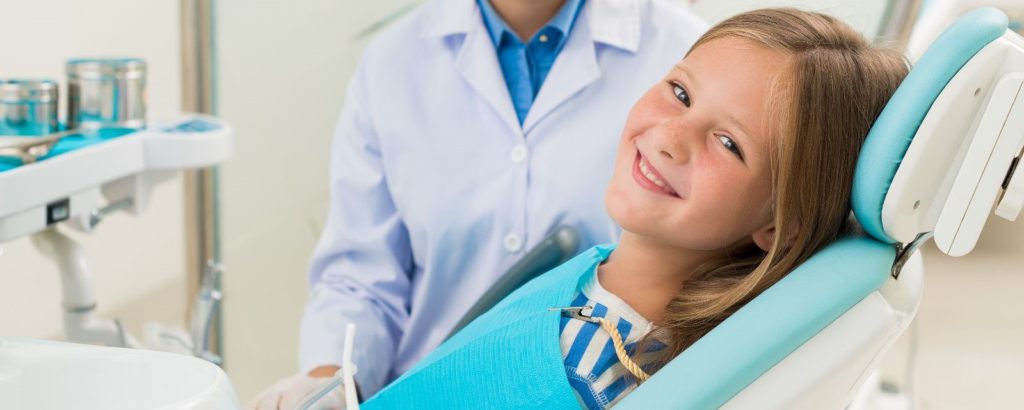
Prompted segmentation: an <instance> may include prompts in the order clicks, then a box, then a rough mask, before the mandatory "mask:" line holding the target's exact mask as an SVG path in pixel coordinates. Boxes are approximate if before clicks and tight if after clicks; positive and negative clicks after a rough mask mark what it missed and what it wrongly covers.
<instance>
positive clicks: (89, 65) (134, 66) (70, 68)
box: [65, 57, 146, 77]
mask: <svg viewBox="0 0 1024 410" xmlns="http://www.w3.org/2000/svg"><path fill="white" fill-rule="evenodd" d="M65 67H66V69H67V73H68V76H71V77H132V76H140V75H145V74H146V60H143V59H141V58H135V57H111V58H103V57H98V58H75V59H71V60H68V62H67V64H66V65H65Z"/></svg>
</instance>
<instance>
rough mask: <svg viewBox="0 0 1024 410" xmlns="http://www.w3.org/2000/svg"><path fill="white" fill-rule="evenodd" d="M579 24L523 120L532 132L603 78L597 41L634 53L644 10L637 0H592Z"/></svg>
mask: <svg viewBox="0 0 1024 410" xmlns="http://www.w3.org/2000/svg"><path fill="white" fill-rule="evenodd" d="M575 24H576V26H575V27H574V28H573V29H572V32H571V33H570V34H569V38H568V39H567V40H566V43H565V46H563V47H562V51H561V52H560V53H559V55H558V57H557V58H556V59H555V64H554V66H552V67H551V71H550V72H549V73H548V76H547V78H545V79H544V84H543V85H541V88H540V92H539V93H538V95H537V98H536V99H535V100H534V101H533V105H532V106H530V112H529V113H527V114H526V119H525V121H523V132H524V133H528V132H530V129H532V128H533V127H534V126H535V125H536V124H537V123H538V122H540V120H541V119H543V118H544V117H545V116H547V115H548V114H550V113H551V112H552V111H554V110H555V109H556V108H558V106H559V105H561V104H562V103H563V102H565V101H566V100H568V99H569V98H571V97H572V96H573V95H575V94H576V93H578V92H580V91H581V90H583V88H585V87H586V86H587V85H590V83H593V82H594V81H596V80H597V79H598V78H601V67H600V66H599V65H598V64H597V45H598V44H599V43H600V44H604V45H608V46H611V47H616V48H619V49H622V50H623V51H626V52H629V53H634V52H636V50H637V47H638V46H639V43H640V24H641V21H640V11H639V4H638V2H637V1H636V0H592V1H588V2H587V4H586V5H584V8H583V10H582V11H581V12H580V15H579V16H578V17H577V20H576V23H575Z"/></svg>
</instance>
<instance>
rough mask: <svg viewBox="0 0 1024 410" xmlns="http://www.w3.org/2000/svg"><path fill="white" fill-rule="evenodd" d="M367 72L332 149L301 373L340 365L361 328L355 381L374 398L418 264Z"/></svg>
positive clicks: (359, 74)
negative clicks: (391, 186)
mask: <svg viewBox="0 0 1024 410" xmlns="http://www.w3.org/2000/svg"><path fill="white" fill-rule="evenodd" d="M365 65H366V59H365V58H364V59H363V61H361V62H360V66H359V67H358V68H357V69H356V73H355V75H354V76H353V79H352V81H351V83H350V84H349V89H348V95H347V97H346V100H345V104H344V107H343V108H342V111H341V116H340V118H339V120H338V125H337V128H336V130H335V133H334V138H333V142H332V148H331V159H330V161H331V164H330V191H331V200H330V206H329V211H328V217H327V222H326V224H325V227H324V229H323V232H322V234H321V236H320V241H319V243H318V244H317V247H316V250H315V252H314V255H313V258H312V261H311V262H310V270H309V279H310V296H309V301H308V303H307V305H306V311H305V314H304V316H303V319H302V327H301V332H300V343H299V363H300V368H301V371H302V372H303V373H305V372H308V371H309V370H311V369H313V368H316V367H318V366H322V365H327V364H335V365H338V364H340V363H342V346H343V341H344V337H345V326H346V324H348V323H355V324H356V327H357V331H356V338H355V346H354V350H353V361H354V362H355V364H356V366H357V369H358V372H357V373H356V375H355V378H356V382H357V384H358V385H359V388H360V390H361V393H362V394H363V396H364V397H369V395H372V394H373V393H374V392H376V391H377V390H379V389H380V388H381V387H382V386H383V384H384V382H385V381H386V379H387V377H388V373H389V371H390V369H391V368H392V362H393V360H394V355H395V350H396V348H397V344H398V340H399V339H400V336H401V333H402V329H403V328H404V324H405V322H406V321H407V319H408V306H409V302H408V300H409V294H410V291H409V289H410V275H411V272H412V271H413V262H412V252H411V250H410V244H409V235H408V232H407V230H406V228H405V226H404V224H403V222H402V219H401V218H400V216H399V213H398V212H397V210H396V207H395V203H394V201H393V200H392V197H391V195H390V193H389V190H388V181H387V176H386V175H385V172H384V168H383V162H382V153H381V148H380V143H379V142H380V141H379V139H378V135H377V134H376V131H375V127H374V124H373V119H372V118H371V117H372V116H371V114H370V113H371V111H372V110H370V108H369V103H370V102H369V98H371V97H372V96H371V95H369V93H367V88H368V78H367V77H368V74H367V73H368V72H369V71H370V70H368V69H367V68H366V67H365Z"/></svg>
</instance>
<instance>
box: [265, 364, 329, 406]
mask: <svg viewBox="0 0 1024 410" xmlns="http://www.w3.org/2000/svg"><path fill="white" fill-rule="evenodd" d="M337 370H338V367H337V366H324V367H318V368H316V369H315V370H313V371H311V372H309V375H305V374H296V375H293V376H291V377H288V378H285V379H281V380H279V381H278V382H277V383H274V385H273V386H270V388H269V389H267V390H264V391H263V392H262V393H260V394H259V396H256V398H255V399H253V401H251V402H249V405H248V406H246V408H248V409H250V410H279V409H280V410H292V409H295V408H297V407H298V405H299V404H300V403H302V399H304V398H306V396H307V395H309V394H310V393H312V392H313V391H314V390H316V389H317V387H320V386H321V385H323V384H324V383H325V382H327V379H329V378H330V376H333V375H334V372H336V371H337ZM344 408H345V389H344V388H342V387H341V386H339V387H338V388H336V389H334V390H332V391H331V392H330V393H327V394H326V395H325V396H324V397H322V398H320V400H319V401H317V402H316V403H315V404H313V406H312V407H310V409H313V410H341V409H344Z"/></svg>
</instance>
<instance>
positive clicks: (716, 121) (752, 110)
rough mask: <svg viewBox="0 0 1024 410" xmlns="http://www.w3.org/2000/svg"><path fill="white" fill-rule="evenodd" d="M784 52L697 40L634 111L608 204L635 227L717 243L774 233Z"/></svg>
mask: <svg viewBox="0 0 1024 410" xmlns="http://www.w3.org/2000/svg"><path fill="white" fill-rule="evenodd" d="M786 68H787V59H786V57H785V55H783V54H782V53H779V52H776V51H772V50H769V49H767V48H764V47H762V46H759V45H756V44H755V43H753V42H751V41H749V40H744V39H739V38H731V37H725V38H719V39H716V40H712V41H710V42H708V43H705V44H704V45H702V46H700V47H698V48H696V49H694V50H693V51H692V52H691V53H690V55H689V56H687V57H686V59H684V60H683V61H682V62H680V63H679V64H677V65H676V66H675V67H674V68H673V69H672V70H671V71H670V72H669V73H668V75H667V76H666V77H665V79H664V81H662V82H660V83H658V84H655V85H654V87H652V88H651V89H650V90H649V91H647V93H646V94H644V96H643V97H641V98H640V100H639V101H637V103H636V105H634V106H633V109H632V111H630V113H629V118H628V119H627V120H626V126H625V129H624V130H623V132H622V140H621V141H620V143H619V150H618V154H617V159H616V164H615V172H614V174H613V176H612V181H611V184H610V185H609V187H608V192H607V194H606V196H605V205H606V206H607V208H608V212H609V214H610V215H611V217H612V219H614V220H615V221H616V222H617V223H618V224H619V225H620V226H622V228H623V229H624V230H625V231H627V232H629V233H630V234H634V235H638V236H641V237H644V238H647V239H651V240H654V241H656V242H659V243H662V244H665V245H669V246H673V247H681V248H686V249H691V250H700V251H717V250H722V249H725V248H728V247H730V246H733V245H739V244H741V243H749V242H750V241H751V240H753V241H754V243H756V244H757V245H758V246H760V247H761V248H762V249H767V247H768V246H770V244H771V238H772V235H773V234H774V225H773V223H772V213H771V209H770V204H769V200H770V197H771V192H772V187H771V171H770V168H769V161H770V158H769V154H768V146H769V141H768V139H769V138H770V137H769V121H771V120H772V119H771V118H769V111H768V107H769V104H770V103H772V101H769V98H771V97H772V94H771V91H772V86H773V83H774V82H775V80H776V78H777V77H778V76H779V74H781V73H783V72H784V70H785V69H786Z"/></svg>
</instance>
